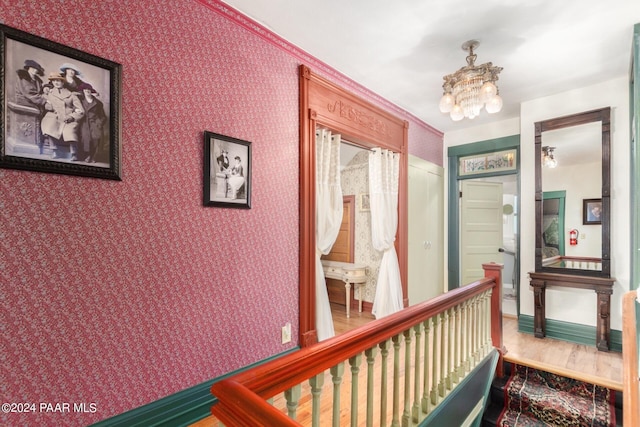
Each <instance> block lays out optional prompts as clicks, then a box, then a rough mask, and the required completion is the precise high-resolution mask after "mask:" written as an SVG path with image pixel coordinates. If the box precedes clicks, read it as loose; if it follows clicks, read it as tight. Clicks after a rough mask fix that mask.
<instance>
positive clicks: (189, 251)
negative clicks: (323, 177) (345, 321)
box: [0, 0, 442, 426]
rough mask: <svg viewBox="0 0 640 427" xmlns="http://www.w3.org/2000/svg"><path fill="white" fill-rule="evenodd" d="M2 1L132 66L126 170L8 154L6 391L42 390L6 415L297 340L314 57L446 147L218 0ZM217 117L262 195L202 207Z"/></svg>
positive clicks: (136, 393) (214, 365)
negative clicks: (285, 332)
mask: <svg viewBox="0 0 640 427" xmlns="http://www.w3.org/2000/svg"><path fill="white" fill-rule="evenodd" d="M0 9H1V10H2V14H1V15H0V20H1V22H2V23H4V24H6V25H9V26H12V27H16V28H18V29H21V30H23V31H27V32H30V33H32V34H36V35H38V36H41V37H45V38H48V39H51V40H54V41H56V42H59V43H62V44H66V45H69V46H72V47H75V48H77V49H80V50H83V51H86V52H88V53H91V54H94V55H99V56H103V57H105V58H107V59H110V60H112V61H115V62H118V63H120V64H122V70H123V74H122V80H123V85H122V138H121V143H122V157H121V158H122V168H123V174H122V178H123V179H122V181H120V182H117V181H109V180H101V179H95V178H82V177H73V176H65V175H58V174H43V173H36V172H28V171H14V170H9V169H0V251H1V256H0V282H1V283H0V286H1V293H0V328H1V330H2V334H1V335H0V361H1V362H2V363H1V364H0V395H1V398H2V403H5V402H9V403H11V402H15V403H20V402H22V403H31V402H33V403H36V404H37V405H38V407H37V408H36V409H37V410H36V411H34V412H33V413H24V414H17V413H4V412H3V413H2V414H0V424H1V425H38V426H44V425H52V426H54V425H55V426H61V425H70V426H81V425H87V424H90V423H93V422H96V421H99V420H102V419H105V418H108V417H111V416H113V415H116V414H119V413H122V412H124V411H127V410H130V409H133V408H135V407H138V406H141V405H144V404H146V403H149V402H152V401H154V400H157V399H159V398H162V397H164V396H167V395H170V394H172V393H176V392H178V391H180V390H183V389H185V388H188V387H190V386H194V385H196V384H200V383H202V382H204V381H207V380H210V379H212V378H215V377H217V376H220V375H222V374H225V373H227V372H229V371H232V370H235V369H238V368H240V367H242V366H245V365H247V364H251V363H253V362H256V361H258V360H261V359H264V358H266V357H269V356H272V355H275V354H277V353H280V352H282V351H284V350H286V349H289V348H291V347H292V346H295V345H296V344H297V343H296V342H293V343H291V344H287V345H282V344H281V343H280V328H281V326H282V325H284V324H285V323H287V322H290V323H291V324H292V325H293V327H294V331H293V336H294V337H296V336H297V331H296V330H295V329H297V326H296V325H297V319H298V65H299V64H300V63H302V62H304V63H306V64H307V65H309V66H310V67H312V68H314V70H317V71H318V72H320V73H323V74H325V75H326V76H328V77H329V78H331V79H333V80H336V81H339V82H340V83H341V84H343V85H345V86H348V87H349V88H351V89H352V90H353V91H354V92H357V93H359V94H360V95H361V96H364V97H366V98H367V99H370V100H371V101H373V102H376V103H379V104H381V105H382V106H383V107H385V108H387V109H389V110H391V111H392V112H394V113H395V114H397V115H400V116H401V117H403V118H405V119H406V120H409V121H410V152H411V153H412V154H415V155H417V156H419V157H422V158H426V159H428V160H431V161H433V162H435V163H438V164H440V163H441V161H442V160H441V159H442V137H441V135H439V134H438V133H437V132H435V131H433V130H432V129H431V128H430V127H429V126H427V125H425V124H424V123H421V122H420V121H419V120H417V119H416V118H414V117H413V116H411V115H410V114H408V113H406V112H403V111H401V110H400V109H398V108H397V107H395V106H393V105H391V104H390V103H388V102H387V101H385V100H382V99H380V98H379V97H377V96H376V95H375V94H373V93H370V92H368V91H367V90H366V89H364V88H362V87H360V86H359V85H358V84H357V83H355V82H351V81H349V80H348V79H346V78H345V77H343V76H341V75H340V74H339V73H337V72H335V71H334V70H332V69H331V68H330V67H329V66H327V65H325V64H322V63H321V62H319V61H317V60H315V59H314V58H312V57H310V56H308V55H307V54H305V53H304V52H302V51H300V50H299V49H296V48H295V47H293V46H291V45H289V44H287V43H286V42H285V41H283V40H281V39H279V38H277V37H276V36H274V35H272V34H270V33H268V32H267V31H266V30H264V29H263V28H261V27H259V26H257V25H255V24H254V23H252V22H251V21H249V20H248V19H247V18H245V17H244V16H242V15H239V14H237V13H236V12H235V11H233V10H232V9H229V8H228V7H226V6H225V5H224V4H223V3H220V2H218V1H215V0H208V1H204V0H202V1H196V0H163V1H159V2H158V1H154V0H140V1H136V2H131V1H125V0H111V1H85V0H65V1H64V2H61V1H58V0H41V1H24V0H19V1H16V0H0ZM15 71H16V70H6V72H7V73H13V72H15ZM204 130H209V131H212V132H216V133H220V134H224V135H229V136H232V137H236V138H240V139H243V140H248V141H251V142H252V150H253V152H252V154H253V188H252V209H250V210H240V209H219V208H218V209H217V208H205V207H203V206H202V169H203V166H202V165H203V160H202V153H203V149H202V145H203V142H202V132H203V131H204ZM41 403H45V404H47V403H50V404H53V405H55V404H56V403H67V404H70V407H69V408H70V411H64V407H63V406H59V407H58V408H57V409H60V411H55V409H56V407H55V406H51V407H42V408H41V407H40V406H39V405H40V404H41ZM74 404H85V405H86V406H84V408H86V411H74V406H73V405H74ZM78 408H80V407H77V408H75V409H78ZM41 409H44V410H41ZM48 409H51V411H48Z"/></svg>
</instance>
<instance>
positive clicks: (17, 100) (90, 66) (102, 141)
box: [0, 24, 121, 180]
mask: <svg viewBox="0 0 640 427" xmlns="http://www.w3.org/2000/svg"><path fill="white" fill-rule="evenodd" d="M69 40H72V38H70V39H69ZM0 58H1V60H2V71H3V72H2V78H1V79H0V97H2V99H1V100H0V101H1V102H0V108H2V114H1V115H0V116H1V120H2V121H1V129H0V130H1V135H0V136H1V141H0V144H1V145H0V167H3V168H9V169H22V170H30V171H36V172H48V173H60V174H67V175H79V176H87V177H94V178H105V179H115V180H120V179H121V177H120V175H121V159H120V152H121V148H120V84H121V81H120V76H121V65H120V64H117V63H115V62H112V61H110V60H107V59H103V58H100V57H98V56H95V55H91V54H89V53H86V52H82V51H80V50H78V49H75V48H73V47H70V46H65V45H62V44H59V43H56V42H53V41H51V40H47V39H44V38H41V37H38V36H35V35H33V34H29V33H25V32H23V31H20V30H17V29H15V28H11V27H7V26H5V25H1V24H0Z"/></svg>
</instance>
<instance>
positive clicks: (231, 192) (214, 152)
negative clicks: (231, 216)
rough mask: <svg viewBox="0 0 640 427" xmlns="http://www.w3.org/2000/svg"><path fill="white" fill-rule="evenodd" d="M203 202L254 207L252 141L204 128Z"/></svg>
mask: <svg viewBox="0 0 640 427" xmlns="http://www.w3.org/2000/svg"><path fill="white" fill-rule="evenodd" d="M204 205H205V206H215V207H226V208H240V209H250V208H251V143H250V142H249V141H243V140H241V139H237V138H232V137H229V136H225V135H220V134H217V133H213V132H208V131H205V132H204Z"/></svg>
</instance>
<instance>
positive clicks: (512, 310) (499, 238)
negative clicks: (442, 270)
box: [458, 174, 520, 316]
mask: <svg viewBox="0 0 640 427" xmlns="http://www.w3.org/2000/svg"><path fill="white" fill-rule="evenodd" d="M458 182H459V185H460V191H461V193H462V194H463V197H461V198H460V204H461V206H460V215H461V218H464V216H465V209H464V207H463V206H462V203H463V202H462V200H463V198H464V192H465V191H464V190H462V187H463V183H464V184H465V187H466V188H467V190H466V191H469V190H468V189H469V188H474V187H471V186H470V185H469V184H480V185H482V186H484V187H487V186H488V188H493V191H495V192H496V193H497V200H495V205H496V206H495V209H497V210H498V212H497V215H496V221H495V222H496V227H497V228H495V229H493V230H492V229H490V227H488V226H487V225H486V224H482V228H483V230H482V231H483V234H484V235H485V236H483V237H482V238H483V239H487V237H486V234H492V235H493V238H495V240H496V242H495V244H494V245H490V246H489V249H490V251H491V253H489V254H487V256H488V258H486V259H485V260H484V261H480V262H487V261H488V262H497V263H500V264H503V265H504V269H503V270H502V296H503V299H502V312H503V314H506V315H511V316H517V314H518V307H517V304H518V292H519V289H520V283H519V282H520V280H519V279H520V269H519V267H520V263H519V253H520V248H519V238H518V234H519V221H518V219H519V212H518V209H519V198H520V194H519V185H518V176H517V175H515V174H512V175H497V176H486V177H483V178H472V179H468V180H464V181H458ZM475 188H476V189H477V188H478V186H475ZM478 193H479V192H476V194H475V196H476V198H475V199H476V200H475V201H476V202H477V200H478V198H479V197H478V195H479V194H478ZM483 209H484V210H486V206H483ZM472 215H474V217H475V218H474V221H478V214H477V212H474V213H473V214H472ZM464 224H465V221H464V220H462V219H461V221H460V226H461V227H462V229H461V233H460V239H461V244H460V247H461V251H462V253H461V260H460V263H461V268H460V272H461V274H460V276H461V283H462V284H466V283H469V282H470V281H472V280H477V278H473V277H472V278H469V279H465V276H464V271H465V268H464V252H465V245H464V243H463V242H465V240H466V238H468V237H469V236H468V235H467V234H471V233H473V231H468V232H465V230H464V229H465V225H464ZM495 246H497V250H496V249H495ZM476 248H477V245H476ZM475 250H476V251H477V249H475ZM480 262H478V263H480ZM478 278H479V277H478Z"/></svg>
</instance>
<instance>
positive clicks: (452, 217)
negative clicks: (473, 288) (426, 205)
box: [447, 135, 521, 313]
mask: <svg viewBox="0 0 640 427" xmlns="http://www.w3.org/2000/svg"><path fill="white" fill-rule="evenodd" d="M508 149H515V150H516V167H515V169H512V170H508V171H501V172H488V173H483V174H473V175H466V176H463V175H461V174H460V158H461V157H466V156H470V155H481V154H487V153H493V152H497V151H503V150H508ZM447 156H448V162H447V164H448V172H449V173H448V179H447V181H448V188H447V209H448V212H447V221H448V224H449V225H448V227H447V235H448V237H447V246H448V251H447V278H448V289H449V290H453V289H455V288H458V287H460V283H459V281H460V279H459V278H460V271H459V270H460V206H459V203H458V202H459V185H458V181H462V180H465V179H476V178H487V177H495V176H502V175H514V174H515V175H517V186H518V194H520V188H521V185H520V184H521V183H520V135H511V136H505V137H502V138H495V139H488V140H485V141H479V142H473V143H470V144H464V145H457V146H453V147H449V148H448V149H447ZM520 200H521V197H518V212H520V203H521V202H520ZM517 240H518V241H517V244H518V248H517V249H518V259H520V256H519V252H520V221H518V236H517ZM514 268H517V275H518V277H520V266H519V265H517V266H515V267H514ZM519 282H520V281H519V280H518V286H519V285H520V283H519ZM518 291H519V289H518ZM517 305H518V313H519V312H520V307H519V301H518V304H517Z"/></svg>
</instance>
